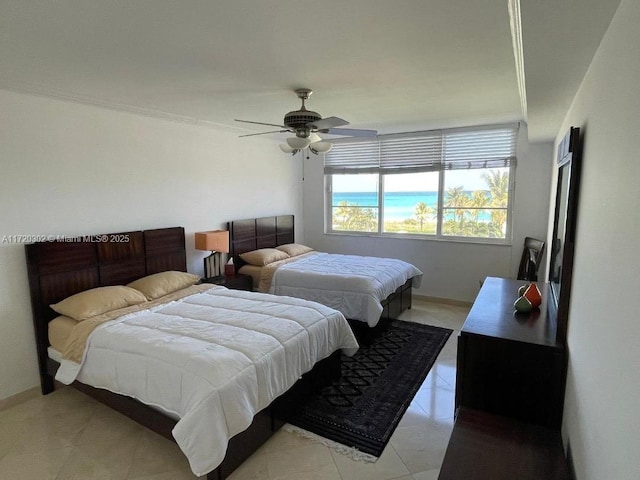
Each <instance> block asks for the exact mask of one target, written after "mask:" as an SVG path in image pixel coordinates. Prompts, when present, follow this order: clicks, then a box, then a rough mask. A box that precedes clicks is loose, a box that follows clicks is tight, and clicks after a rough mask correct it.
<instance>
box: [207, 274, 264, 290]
mask: <svg viewBox="0 0 640 480" xmlns="http://www.w3.org/2000/svg"><path fill="white" fill-rule="evenodd" d="M201 283H214V284H216V285H222V286H223V287H227V288H231V289H233V290H247V291H249V292H250V291H251V290H253V278H251V276H249V275H243V274H241V273H236V274H235V275H227V276H225V275H221V276H219V277H209V278H203V279H202V282H201Z"/></svg>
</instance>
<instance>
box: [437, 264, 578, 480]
mask: <svg viewBox="0 0 640 480" xmlns="http://www.w3.org/2000/svg"><path fill="white" fill-rule="evenodd" d="M526 283H527V282H525V281H521V280H520V281H516V280H508V279H503V278H494V277H489V278H487V279H486V280H485V281H484V283H483V285H482V288H481V289H480V293H479V294H478V296H477V298H476V300H475V302H474V304H473V307H472V308H471V311H470V312H469V315H468V317H467V320H466V321H465V323H464V325H463V326H462V330H461V331H460V335H459V336H458V361H457V376H456V400H455V402H456V421H455V423H454V427H453V432H452V434H451V439H450V440H449V445H448V446H447V451H446V453H445V456H444V460H443V463H442V468H441V469H440V474H439V476H438V479H439V480H460V479H464V478H469V479H471V478H473V479H475V480H513V479H519V480H537V479H543V478H544V479H548V480H567V479H570V478H573V477H572V476H571V470H570V468H569V465H568V463H567V461H566V459H565V454H564V449H563V446H562V439H561V436H560V423H561V421H562V407H563V401H564V384H565V361H566V360H565V359H566V352H565V347H564V345H563V344H562V343H561V342H557V341H556V327H555V322H554V321H553V320H552V319H551V318H550V317H548V316H547V303H546V299H547V298H548V295H549V293H548V291H547V288H546V286H542V285H541V284H538V286H539V288H540V290H541V292H542V298H543V303H542V305H541V306H540V309H539V310H538V311H534V312H532V313H528V314H514V308H513V302H514V301H515V300H516V298H517V297H518V287H520V286H522V285H524V284H526Z"/></svg>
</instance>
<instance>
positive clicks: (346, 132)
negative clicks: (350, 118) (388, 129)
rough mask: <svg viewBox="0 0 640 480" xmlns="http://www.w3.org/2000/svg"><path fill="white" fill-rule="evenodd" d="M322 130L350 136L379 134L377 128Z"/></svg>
mask: <svg viewBox="0 0 640 480" xmlns="http://www.w3.org/2000/svg"><path fill="white" fill-rule="evenodd" d="M320 132H321V133H327V134H329V135H346V136H348V137H375V136H376V135H378V131H377V130H361V129H357V128H328V129H326V130H320Z"/></svg>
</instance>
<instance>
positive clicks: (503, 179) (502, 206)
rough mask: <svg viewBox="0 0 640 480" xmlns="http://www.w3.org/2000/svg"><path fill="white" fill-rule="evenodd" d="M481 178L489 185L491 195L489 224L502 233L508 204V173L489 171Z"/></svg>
mask: <svg viewBox="0 0 640 480" xmlns="http://www.w3.org/2000/svg"><path fill="white" fill-rule="evenodd" d="M482 178H483V179H484V180H485V181H486V182H487V184H488V185H489V192H490V193H491V206H492V207H493V208H494V210H492V212H491V223H494V224H495V225H496V227H497V228H498V229H499V230H500V231H501V232H502V233H504V226H505V224H506V223H507V210H506V208H507V206H508V202H509V172H508V171H504V172H501V171H500V170H489V171H488V172H485V173H483V174H482Z"/></svg>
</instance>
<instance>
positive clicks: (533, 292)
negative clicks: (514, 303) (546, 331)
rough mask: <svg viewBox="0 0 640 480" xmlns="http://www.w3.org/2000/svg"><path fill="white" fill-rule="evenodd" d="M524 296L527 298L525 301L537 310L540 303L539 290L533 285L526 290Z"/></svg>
mask: <svg viewBox="0 0 640 480" xmlns="http://www.w3.org/2000/svg"><path fill="white" fill-rule="evenodd" d="M524 296H525V297H527V300H529V301H530V302H531V306H532V307H533V308H538V307H539V306H540V304H541V303H542V295H541V294H540V290H538V286H537V285H536V284H535V283H532V284H531V285H529V287H528V288H527V290H526V291H525V292H524Z"/></svg>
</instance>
